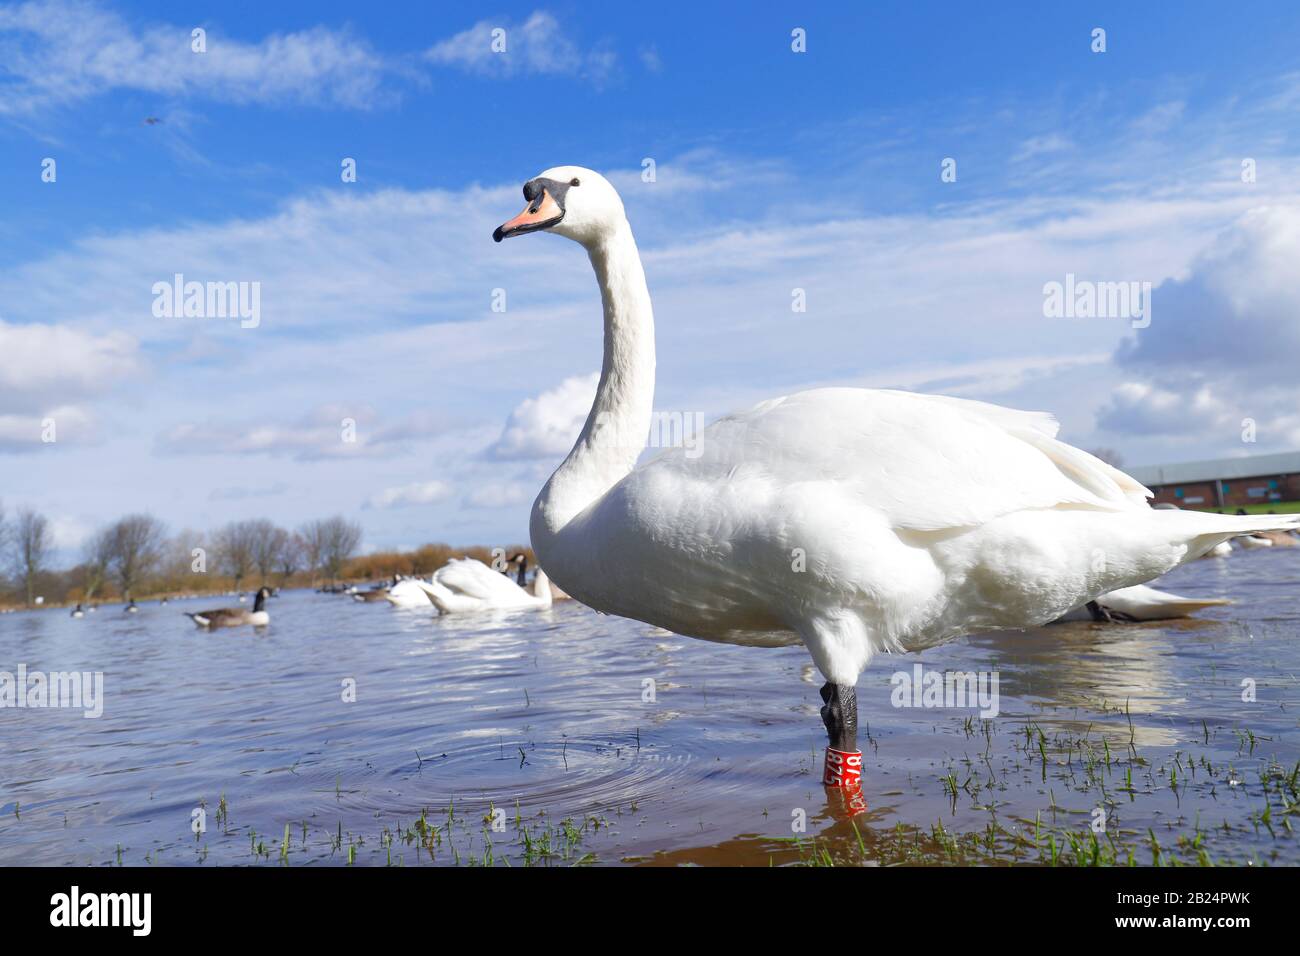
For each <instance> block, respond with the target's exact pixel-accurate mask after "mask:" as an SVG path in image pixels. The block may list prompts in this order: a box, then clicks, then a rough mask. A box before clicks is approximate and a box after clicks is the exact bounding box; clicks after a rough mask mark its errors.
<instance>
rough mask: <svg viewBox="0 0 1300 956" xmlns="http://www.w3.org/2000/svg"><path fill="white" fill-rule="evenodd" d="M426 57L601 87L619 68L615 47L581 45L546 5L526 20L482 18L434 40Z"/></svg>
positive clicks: (485, 72)
mask: <svg viewBox="0 0 1300 956" xmlns="http://www.w3.org/2000/svg"><path fill="white" fill-rule="evenodd" d="M424 58H425V59H426V60H427V61H428V62H430V63H434V64H437V65H439V66H448V67H455V68H457V69H461V70H465V71H467V72H470V73H476V74H479V75H481V76H493V77H509V76H518V75H525V74H539V75H553V76H577V77H582V78H585V79H587V80H590V81H591V82H592V83H594V84H596V85H598V86H599V85H603V84H605V83H607V82H608V81H609V80H610V79H611V77H612V76H613V75H614V74H615V72H616V71H617V69H618V55H617V54H616V53H615V52H614V51H613V50H612V49H610V48H609V47H608V46H606V45H603V44H598V45H596V46H593V47H591V48H589V49H585V50H584V49H582V48H580V47H579V45H578V43H577V41H576V40H575V39H574V38H573V36H572V35H571V34H570V33H569V32H568V31H567V30H565V29H564V28H563V27H562V26H561V25H560V22H559V21H558V20H557V19H556V18H555V17H554V16H553V15H551V14H550V13H547V12H546V11H544V10H537V11H535V12H533V13H532V14H531V15H530V16H529V17H528V19H526V20H524V21H523V22H522V23H519V22H510V21H507V20H504V19H500V20H480V21H479V22H478V23H476V24H474V25H473V26H472V27H470V28H469V29H468V30H463V31H462V32H460V33H457V34H456V35H455V36H452V37H448V38H447V39H445V40H442V41H440V42H439V43H436V44H434V45H433V46H432V47H430V48H429V49H428V50H427V51H426V52H425V54H424Z"/></svg>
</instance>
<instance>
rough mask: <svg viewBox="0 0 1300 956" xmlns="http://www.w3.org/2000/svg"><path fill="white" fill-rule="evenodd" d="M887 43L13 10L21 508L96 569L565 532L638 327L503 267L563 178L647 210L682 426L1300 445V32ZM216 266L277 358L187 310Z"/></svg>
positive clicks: (1276, 17) (8, 35) (1039, 25)
mask: <svg viewBox="0 0 1300 956" xmlns="http://www.w3.org/2000/svg"><path fill="white" fill-rule="evenodd" d="M844 6H845V7H852V9H845V10H835V11H833V12H832V10H831V9H830V7H829V6H827V7H826V8H824V9H819V10H814V11H811V12H810V11H808V10H806V9H803V5H795V4H743V5H742V4H719V5H702V4H674V3H657V4H654V5H652V6H651V7H628V8H626V9H621V8H617V7H614V8H605V7H602V8H597V7H595V6H594V5H590V4H577V3H569V4H538V3H530V4H510V3H502V4H494V5H491V6H486V5H483V6H478V7H476V8H475V9H473V10H470V9H465V8H457V9H456V10H454V11H453V10H451V9H448V8H445V7H442V6H438V7H434V6H432V5H428V4H409V5H403V4H385V5H383V6H382V7H376V8H375V10H374V11H371V10H369V9H367V8H365V7H364V6H362V7H358V6H357V5H355V4H342V3H338V4H335V3H317V4H312V5H302V6H301V8H300V9H297V10H292V11H291V10H285V9H280V8H279V7H280V5H274V4H265V3H259V4H252V3H222V4H217V5H212V6H211V7H204V6H201V5H200V6H186V7H184V8H181V7H177V5H175V4H163V3H134V4H131V3H119V4H110V3H74V2H36V3H26V4H0V209H3V211H4V215H2V216H0V248H3V249H4V251H5V253H6V255H5V258H4V260H3V262H0V476H3V481H2V482H0V498H3V500H4V503H5V505H6V507H7V508H10V509H12V508H14V507H20V506H24V505H31V506H34V507H37V508H39V509H40V510H42V511H44V512H45V513H46V514H48V515H49V516H50V517H51V519H52V520H53V521H54V522H55V527H56V529H57V531H58V536H59V542H60V545H61V547H62V548H63V549H64V551H65V553H67V554H71V553H72V552H73V550H74V549H75V548H76V547H77V545H78V542H79V541H80V539H81V538H82V537H83V536H84V535H85V534H86V533H87V532H88V531H89V530H91V529H93V528H94V527H95V526H96V525H97V524H99V523H101V522H103V521H106V520H109V519H111V518H113V517H115V516H117V515H118V514H120V513H123V512H126V511H130V510H137V509H149V510H152V511H154V512H155V513H157V514H158V515H159V516H160V517H162V518H164V519H165V520H166V521H167V522H168V523H169V524H170V525H171V526H172V527H173V528H174V529H180V528H197V529H203V528H211V527H214V526H216V525H219V524H221V523H223V522H225V521H227V520H230V519H233V518H243V517H252V516H262V515H266V516H269V517H272V518H274V519H276V520H279V521H281V522H283V523H285V524H288V525H292V524H296V523H298V522H300V521H302V520H304V519H306V518H309V517H313V516H316V515H323V514H329V513H334V512H343V513H345V514H349V515H352V516H354V517H356V518H357V520H359V521H361V522H362V524H363V525H364V527H365V529H366V535H367V543H368V545H369V546H370V547H388V546H412V545H416V544H419V543H421V542H424V541H428V540H447V541H452V542H460V543H469V542H481V543H493V542H496V541H519V540H522V539H524V538H525V537H526V527H527V520H526V518H527V512H528V508H529V505H530V503H531V500H532V497H533V496H534V495H535V493H536V491H537V489H538V488H539V487H540V485H541V483H542V481H543V480H544V479H545V477H546V475H547V474H549V471H550V469H551V468H553V467H554V465H555V464H556V463H557V461H558V459H559V458H560V457H562V455H563V453H564V451H565V450H566V449H567V443H568V441H570V440H571V437H572V434H573V433H574V431H575V430H576V424H577V423H580V421H581V418H582V416H583V414H584V413H585V411H586V403H587V402H589V399H590V388H591V385H590V382H591V377H592V373H594V372H595V371H596V369H597V367H598V364H599V356H600V343H599V335H600V321H599V304H598V300H597V297H596V292H595V288H594V285H593V282H592V279H591V276H590V271H589V268H588V266H587V264H586V261H585V257H584V256H583V255H582V253H581V251H580V250H579V249H577V248H576V247H574V246H572V245H571V244H569V243H566V242H564V241H562V240H560V239H557V238H554V237H531V238H529V239H527V240H518V241H515V242H511V243H506V244H503V245H501V246H497V245H495V244H493V243H492V242H491V240H490V233H491V230H492V228H493V226H495V225H496V224H497V223H498V222H500V221H502V220H503V219H505V218H507V217H509V216H510V215H513V214H514V213H515V212H516V211H517V206H518V205H519V201H520V200H519V186H520V185H521V184H522V182H523V181H525V180H526V179H528V178H530V177H531V176H533V175H535V174H536V173H537V172H539V171H540V170H542V169H544V168H546V167H549V166H552V165H557V164H564V163H574V164H579V165H585V166H590V167H593V168H596V169H599V170H601V171H602V172H605V173H607V174H608V175H610V177H611V179H613V180H614V181H615V182H616V184H618V185H619V187H620V189H621V191H622V192H623V195H624V198H625V200H626V203H627V206H628V211H629V217H630V218H631V221H632V224H633V228H634V230H635V231H636V233H637V235H638V238H639V240H640V243H641V246H642V252H643V255H644V257H645V260H646V266H647V272H648V275H649V280H650V285H651V292H652V295H653V296H654V297H655V304H656V316H657V320H658V338H659V352H660V354H659V390H658V397H657V402H656V404H657V406H658V407H659V408H660V409H662V410H665V411H681V412H684V413H688V414H694V413H697V412H698V413H702V414H704V415H705V416H706V417H711V416H714V415H717V414H720V413H722V412H725V411H727V410H729V409H731V408H735V407H741V406H744V405H745V404H747V403H750V402H752V401H755V400H759V399H762V398H765V397H770V396H771V395H773V394H779V393H782V392H788V391H792V390H796V389H798V388H803V387H810V386H816V385H823V384H856V385H871V386H898V387H906V388H916V389H924V390H930V391H939V392H947V393H950V394H959V395H965V396H968V397H977V398H982V399H986V400H990V401H996V402H1000V403H1003V404H1008V405H1018V406H1022V407H1034V408H1042V409H1045V410H1048V411H1051V412H1053V413H1055V414H1056V415H1057V416H1058V417H1059V418H1060V419H1061V421H1062V423H1063V426H1064V427H1063V437H1064V438H1066V439H1067V440H1069V441H1072V442H1073V443H1075V444H1078V445H1081V446H1083V447H1088V448H1092V447H1100V446H1105V447H1109V448H1115V449H1118V450H1119V452H1120V453H1121V454H1122V456H1123V459H1124V461H1125V463H1127V464H1129V465H1140V464H1148V463H1158V462H1164V461H1173V460H1184V459H1188V458H1197V457H1207V456H1218V455H1237V454H1249V453H1255V452H1264V451H1277V450H1291V449H1295V448H1300V411H1298V410H1300V402H1298V401H1297V398H1300V394H1298V392H1300V388H1297V382H1298V381H1300V377H1298V376H1297V375H1296V374H1295V372H1294V369H1295V360H1294V355H1295V354H1296V351H1295V347H1296V346H1297V345H1300V331H1297V328H1296V326H1297V325H1298V323H1296V322H1295V321H1294V318H1295V315H1296V310H1297V307H1300V294H1298V293H1297V292H1296V291H1295V290H1294V289H1293V288H1291V287H1290V285H1289V280H1290V278H1291V272H1292V271H1293V263H1294V261H1295V260H1296V257H1297V256H1300V216H1298V215H1297V212H1296V208H1297V207H1296V203H1295V200H1296V194H1297V190H1298V188H1300V187H1297V184H1296V179H1297V175H1296V174H1297V172H1300V144H1298V143H1297V124H1296V121H1295V119H1294V117H1295V116H1296V115H1297V113H1296V110H1297V107H1300V65H1297V61H1296V58H1295V39H1296V37H1297V36H1300V30H1298V29H1297V27H1300V8H1296V7H1295V6H1294V5H1291V4H1284V3H1245V4H1238V5H1236V6H1235V7H1234V8H1233V9H1232V10H1231V11H1228V12H1224V11H1223V10H1222V8H1221V6H1220V5H1216V4H1211V3H1180V4H1178V5H1176V6H1175V5H1156V4H1147V5H1135V4H1119V3H1116V4H1096V3H1092V4H1066V3H1060V4H1057V3H1053V4H1036V3H1024V4H1004V5H998V6H997V8H996V9H985V8H981V7H977V6H973V5H968V4H956V3H952V4H944V3H932V4H920V3H917V4H903V3H897V4H871V5H868V4H856V5H844ZM194 27H202V28H204V29H205V30H206V33H207V44H208V50H207V52H206V53H203V54H195V53H193V52H192V51H191V50H190V31H191V30H192V29H193V28H194ZM494 27H500V28H503V29H505V30H506V37H507V52H506V53H505V54H493V53H492V52H491V50H490V48H489V44H490V39H491V38H490V31H491V30H492V29H493V28H494ZM796 27H801V28H803V29H805V30H806V31H807V52H806V53H794V52H793V51H792V50H791V36H790V34H791V30H792V29H794V28H796ZM1096 27H1102V28H1104V29H1105V31H1106V50H1105V52H1104V53H1094V52H1093V51H1092V50H1091V48H1090V46H1091V43H1092V39H1091V32H1092V30H1093V29H1094V28H1096ZM146 118H157V119H159V120H161V122H158V123H155V124H152V125H151V124H146V123H145V120H146ZM344 157H351V158H354V159H355V160H356V162H357V167H358V181H357V182H355V183H343V182H341V180H340V176H339V170H340V161H341V160H342V159H343V158H344ZM949 157H950V158H954V159H955V160H956V163H957V167H956V168H957V178H956V181H955V182H942V181H941V179H940V175H939V172H940V163H941V161H942V160H943V159H945V158H949ZM46 158H53V159H54V160H55V161H56V163H57V180H56V181H55V182H53V183H47V182H42V179H41V164H42V161H43V160H44V159H46ZM646 158H652V159H653V160H654V161H655V163H656V164H657V177H656V181H655V182H653V183H646V182H643V181H642V178H641V177H640V175H639V173H640V170H641V167H642V162H643V160H644V159H646ZM1244 159H1251V160H1254V164H1255V170H1256V180H1255V181H1254V182H1251V183H1244V182H1242V177H1241V164H1242V161H1243V160H1244ZM175 272H182V273H184V274H185V275H186V277H187V278H190V279H197V280H199V281H209V280H211V281H250V282H252V281H256V282H258V283H260V287H261V290H262V319H261V323H260V325H259V326H258V327H257V328H249V329H241V328H240V327H239V325H238V323H237V322H231V321H229V320H219V319H193V318H191V319H184V318H175V319H168V318H157V317H155V316H154V315H153V314H152V311H151V304H152V299H153V296H152V292H151V289H152V286H153V283H154V282H156V281H159V280H166V279H168V278H170V276H171V275H172V274H173V273H175ZM1067 273H1073V274H1076V275H1078V276H1079V277H1081V278H1087V279H1091V280H1093V281H1099V282H1107V281H1129V280H1133V281H1145V282H1150V283H1151V285H1152V287H1153V288H1154V289H1155V292H1154V294H1153V321H1152V323H1151V326H1150V327H1149V328H1146V329H1134V328H1132V327H1131V324H1130V323H1129V322H1128V321H1127V320H1125V319H1114V318H1112V319H1052V318H1046V317H1044V314H1043V309H1042V304H1043V293H1042V289H1043V285H1044V283H1047V282H1052V281H1060V280H1063V278H1064V276H1065V275H1066V274H1067ZM497 288H500V289H504V290H506V293H507V302H508V307H507V310H506V311H505V312H504V313H494V312H493V311H492V310H491V307H490V303H491V295H492V290H493V289H497ZM794 288H803V289H805V290H806V295H807V300H808V311H807V312H806V313H799V314H795V313H792V312H791V309H790V301H791V290H792V289H794ZM47 418H53V419H54V420H55V422H56V424H57V426H58V440H57V441H55V442H54V443H47V442H42V441H41V440H40V435H41V428H40V423H41V422H42V421H43V420H45V419H47ZM343 418H352V419H354V420H355V421H356V422H357V432H358V436H359V439H358V441H357V442H355V443H350V444H344V443H342V442H341V441H340V438H339V434H340V429H339V422H340V421H341V420H342V419H343ZM1246 418H1250V419H1252V420H1254V421H1255V422H1256V423H1257V430H1256V435H1257V438H1258V440H1257V442H1255V443H1251V444H1248V443H1243V442H1242V440H1241V433H1242V421H1243V420H1244V419H1246Z"/></svg>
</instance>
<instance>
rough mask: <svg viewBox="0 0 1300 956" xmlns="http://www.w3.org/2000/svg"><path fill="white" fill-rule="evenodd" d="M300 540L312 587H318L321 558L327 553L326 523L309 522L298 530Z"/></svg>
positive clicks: (318, 521)
mask: <svg viewBox="0 0 1300 956" xmlns="http://www.w3.org/2000/svg"><path fill="white" fill-rule="evenodd" d="M298 538H299V540H301V541H302V560H303V563H304V564H306V566H307V570H308V572H310V573H311V586H312V587H315V586H316V572H317V571H318V570H319V569H320V565H321V557H322V555H324V553H325V522H324V521H320V520H319V519H318V520H316V521H308V522H307V523H306V524H305V525H303V526H302V527H301V528H299V529H298Z"/></svg>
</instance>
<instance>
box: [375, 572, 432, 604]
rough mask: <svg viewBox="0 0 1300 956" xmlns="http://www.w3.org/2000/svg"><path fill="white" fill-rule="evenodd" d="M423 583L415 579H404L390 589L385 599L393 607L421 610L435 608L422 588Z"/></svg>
mask: <svg viewBox="0 0 1300 956" xmlns="http://www.w3.org/2000/svg"><path fill="white" fill-rule="evenodd" d="M421 583H422V582H420V581H418V580H416V579H414V578H403V579H402V580H400V581H398V582H397V583H396V584H394V585H393V586H392V587H391V588H389V589H388V593H387V594H386V595H385V597H387V598H388V603H389V604H391V605H393V607H400V608H421V607H433V601H432V600H430V598H429V595H428V594H426V593H425V591H424V588H422V587H421V586H420V584H421Z"/></svg>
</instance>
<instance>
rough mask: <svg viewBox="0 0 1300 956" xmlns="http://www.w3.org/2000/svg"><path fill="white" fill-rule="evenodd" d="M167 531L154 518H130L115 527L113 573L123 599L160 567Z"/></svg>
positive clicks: (122, 519) (144, 516) (146, 516)
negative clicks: (159, 562)
mask: <svg viewBox="0 0 1300 956" xmlns="http://www.w3.org/2000/svg"><path fill="white" fill-rule="evenodd" d="M165 535H166V528H165V527H164V526H163V523H162V522H161V521H159V520H158V519H157V518H155V517H154V516H153V515H146V514H135V515H127V516H126V517H125V518H121V519H119V520H118V522H117V524H115V525H113V560H112V562H111V564H112V569H113V573H114V574H115V575H116V577H117V583H118V586H119V587H121V589H122V597H124V598H125V599H126V600H127V601H128V602H130V601H131V593H132V591H134V590H135V588H136V587H138V586H139V585H140V584H141V583H142V582H143V581H144V579H145V578H146V577H148V576H149V574H151V573H152V572H153V570H154V568H155V567H157V565H158V561H159V559H160V558H161V556H162V544H163V538H164V536H165Z"/></svg>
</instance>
